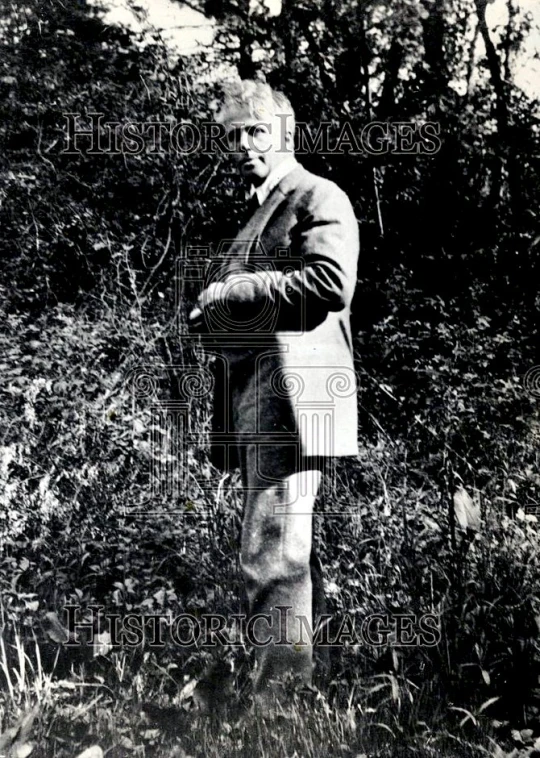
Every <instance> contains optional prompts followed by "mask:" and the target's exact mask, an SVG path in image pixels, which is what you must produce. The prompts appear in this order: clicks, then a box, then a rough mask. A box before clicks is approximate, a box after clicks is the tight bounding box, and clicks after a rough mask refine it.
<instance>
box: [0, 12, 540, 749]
mask: <svg viewBox="0 0 540 758" xmlns="http://www.w3.org/2000/svg"><path fill="white" fill-rule="evenodd" d="M197 7H198V6H197ZM509 9H510V14H509V21H508V25H507V26H506V27H505V28H502V29H500V30H497V34H495V33H494V31H493V30H491V29H489V28H488V26H487V24H486V22H485V15H486V3H485V1H484V0H474V2H473V0H435V2H421V1H420V0H399V2H390V1H389V0H372V1H371V2H366V3H361V4H360V3H356V2H348V1H347V0H346V1H345V2H340V3H334V2H327V1H326V0H317V1H316V2H310V3H293V2H291V1H290V0H284V2H283V3H282V9H281V13H280V14H279V15H275V16H272V15H270V14H269V13H268V12H267V11H264V9H262V8H259V9H253V8H252V9H251V10H250V8H249V3H244V2H234V3H233V2H207V3H205V4H204V7H201V10H203V11H204V12H205V13H206V14H207V15H210V16H213V17H214V18H215V19H216V20H217V23H218V33H217V36H216V40H215V42H214V44H213V45H212V47H211V49H209V50H207V51H202V52H200V53H199V54H197V55H194V56H191V57H182V56H178V55H172V54H171V52H170V51H168V50H167V48H166V47H165V45H164V44H163V42H162V40H161V38H160V35H159V33H157V32H148V33H146V34H144V35H135V34H133V33H129V32H128V31H125V30H121V29H118V28H114V27H111V26H106V25H105V24H104V23H103V22H102V21H101V20H100V16H99V13H98V12H97V11H96V10H91V9H90V8H89V7H88V6H87V5H86V3H85V2H83V0H79V1H78V2H76V3H75V2H74V3H72V4H71V5H70V4H67V3H60V2H46V1H45V0H42V1H40V0H28V2H26V3H25V4H24V5H23V4H20V5H14V4H7V3H6V4H5V5H4V6H2V7H1V8H0V45H1V54H0V94H1V99H0V125H1V126H0V138H1V144H2V149H1V151H0V200H1V205H0V219H1V224H0V229H1V232H0V246H1V253H2V259H3V262H4V265H3V266H2V270H1V272H0V288H1V294H2V298H1V303H0V313H1V316H2V324H3V329H2V333H1V335H0V341H1V345H2V359H1V360H2V369H3V379H4V381H3V382H2V384H1V386H0V397H1V404H0V417H1V420H2V429H3V432H2V439H1V444H0V478H1V483H2V492H1V497H2V501H1V505H0V588H1V606H0V607H1V616H0V623H1V625H2V630H1V631H2V637H1V642H0V682H1V684H2V695H1V696H0V726H1V731H3V732H4V735H2V736H0V749H1V750H8V749H9V746H10V745H11V751H12V753H11V754H13V755H23V754H24V755H27V754H28V753H27V752H26V753H25V752H24V751H25V748H26V749H28V747H29V746H31V745H32V738H31V737H30V736H29V732H30V727H29V721H28V719H29V718H30V717H29V715H28V714H30V715H31V720H32V719H33V720H34V726H33V728H34V732H35V735H37V740H38V742H37V747H36V748H35V750H36V754H37V753H38V752H40V753H41V754H42V755H44V756H50V755H57V756H72V755H75V754H76V753H77V752H78V751H79V750H82V749H83V747H86V746H87V745H91V744H92V743H93V742H96V743H99V744H101V745H103V746H104V747H109V746H110V752H108V753H107V755H114V756H123V755H133V754H141V755H142V754H148V755H163V756H165V755H166V756H171V755H177V756H182V755H184V756H185V755H187V754H188V753H189V754H196V755H204V756H212V755H216V756H217V755H219V756H224V755H250V754H252V753H254V752H257V753H259V754H263V755H264V754H268V755H278V754H280V755H281V754H283V755H291V756H292V755H302V756H308V755H309V756H319V755H320V756H323V755H324V756H326V755H343V756H358V755H362V754H366V755H380V756H395V755H404V756H405V755H407V756H408V755H413V754H414V755H425V756H428V755H435V756H439V755H448V756H455V755H471V756H472V755H480V754H483V755H485V754H486V753H485V749H486V748H487V749H488V750H494V749H495V747H494V743H493V737H494V736H495V739H496V740H497V741H498V742H499V743H500V744H501V745H502V746H503V747H501V748H497V750H498V752H496V753H495V754H496V755H498V756H499V757H500V758H501V757H502V756H503V755H504V754H505V753H504V750H505V749H508V750H509V749H510V747H511V746H513V747H514V748H515V752H514V755H518V751H522V752H520V753H519V754H520V755H526V754H531V752H532V751H533V748H534V747H535V745H534V743H535V740H536V738H537V737H538V736H539V735H540V719H539V708H540V701H539V699H538V681H539V680H538V677H539V675H540V670H539V665H540V659H539V656H538V633H539V630H538V621H537V619H538V618H539V614H540V584H539V582H540V565H539V550H538V549H539V547H540V539H539V535H538V523H537V521H536V517H535V516H534V515H533V510H532V508H533V507H536V506H537V505H538V491H539V484H540V480H539V474H538V440H539V434H540V426H539V417H538V397H539V395H540V389H539V384H538V380H537V377H538V374H537V373H535V371H534V367H535V366H536V365H537V364H538V363H540V361H539V359H538V355H537V349H538V348H537V345H538V333H537V332H538V328H537V323H538V317H537V309H538V296H537V291H536V287H535V284H536V281H537V279H538V262H537V261H538V249H539V248H538V241H539V239H540V237H539V236H538V229H537V208H538V200H539V197H538V193H539V190H538V182H537V163H538V155H539V154H540V153H539V144H538V143H539V132H538V122H537V116H536V115H535V114H536V109H537V103H534V102H532V101H531V100H530V98H529V97H527V96H526V95H525V94H524V93H523V92H521V91H520V90H519V89H518V88H517V87H515V86H514V85H513V83H512V74H513V70H514V66H515V65H516V60H519V51H520V47H521V45H522V43H523V40H524V39H525V37H526V35H527V33H528V32H529V26H530V21H529V20H528V19H527V18H526V17H523V16H522V15H520V13H519V12H518V11H517V9H516V8H515V7H514V5H513V3H512V2H509ZM480 38H481V39H482V41H483V50H484V51H485V52H484V53H482V54H479V53H478V50H479V49H480V47H479V46H478V44H477V43H478V40H479V39H480ZM473 43H474V44H473ZM475 51H476V52H475ZM235 69H236V71H238V72H239V73H240V74H241V75H242V76H244V77H253V76H265V77H266V78H267V80H268V81H269V82H270V83H271V84H273V85H275V86H277V87H279V88H281V89H283V90H284V91H285V92H286V93H287V95H289V97H290V98H291V100H292V102H293V103H294V105H295V108H296V111H297V119H298V121H299V122H300V124H301V126H300V131H301V132H302V134H303V135H304V138H306V135H307V137H309V139H311V140H315V142H316V139H317V130H318V129H319V127H320V125H321V123H323V122H326V123H328V130H329V132H328V133H329V139H330V143H331V144H333V145H335V144H341V145H342V147H343V146H345V145H346V140H345V135H346V134H349V136H350V135H351V134H352V135H353V136H354V135H356V137H358V135H360V134H361V133H362V130H363V128H364V127H365V126H366V124H369V123H371V122H373V121H378V122H381V123H382V124H387V125H388V134H389V135H390V139H389V141H388V142H387V144H386V148H385V149H384V150H381V152H380V153H374V152H373V151H371V152H370V151H366V150H364V151H363V152H359V151H357V150H356V149H355V147H354V144H352V143H351V142H350V140H349V144H350V145H351V149H350V150H349V149H345V147H343V151H342V153H341V154H340V153H338V152H335V151H334V152H330V153H328V154H323V153H322V152H321V151H318V152H317V151H315V152H314V153H312V154H305V155H304V154H302V155H301V156H300V160H301V161H302V162H303V163H304V164H305V165H306V166H307V167H309V168H311V169H313V170H314V171H316V172H318V173H321V174H323V175H325V176H328V177H331V178H332V179H334V180H335V181H336V182H337V183H338V184H339V185H340V186H342V187H343V188H344V189H345V190H346V191H347V192H348V193H349V195H350V197H351V199H352V201H353V204H354V206H355V210H356V213H357V217H358V219H359V222H360V228H361V238H362V259H361V266H360V271H359V277H360V278H359V285H358V291H357V295H356V299H355V308H354V332H355V342H356V347H357V368H358V375H359V379H360V385H361V389H360V396H359V400H360V405H361V424H360V429H359V435H360V440H361V449H362V453H361V456H360V459H359V461H346V462H341V463H338V464H336V465H335V467H334V470H333V472H332V473H333V476H332V477H331V479H330V484H329V485H328V486H327V488H326V490H325V492H324V493H323V497H321V502H320V504H319V509H320V516H319V517H318V518H317V521H316V537H317V541H318V545H319V547H320V551H321V554H322V558H323V564H324V566H325V579H326V589H327V594H328V599H329V606H330V610H331V611H332V612H333V613H334V621H333V623H334V624H337V625H339V623H340V619H341V618H343V617H344V616H345V615H346V614H349V615H350V616H351V617H352V618H354V619H355V620H357V621H358V623H361V622H362V620H363V619H364V618H366V617H368V616H369V615H370V614H373V613H391V614H400V613H402V614H403V613H414V614H417V615H421V614H422V613H434V614H436V615H437V616H438V617H439V619H440V623H441V640H440V642H439V643H438V644H437V645H435V646H432V647H427V646H424V647H422V646H413V647H409V648H406V647H395V646H394V647H393V646H392V645H383V646H381V647H374V646H371V647H370V646H355V645H349V646H346V647H344V648H342V649H340V650H339V651H333V653H332V656H331V684H330V687H329V690H328V692H327V695H326V696H325V697H324V698H319V700H317V701H316V702H314V703H312V704H311V705H310V706H309V708H311V709H312V710H311V711H309V709H308V711H304V710H303V709H304V708H305V707H306V706H304V705H302V704H298V710H294V711H293V712H292V713H290V714H284V715H283V719H282V721H281V723H280V724H279V726H280V729H279V730H278V731H279V736H278V737H276V736H275V728H274V726H270V727H269V726H268V725H266V724H264V723H263V722H261V723H258V726H256V727H254V726H253V724H251V726H250V724H249V722H248V723H247V725H246V723H244V722H242V721H237V720H236V719H235V716H234V714H230V713H229V714H228V715H227V719H228V720H226V721H225V722H224V723H225V725H226V728H224V727H223V720H222V722H221V723H220V725H218V727H216V725H215V724H214V723H212V721H211V720H210V722H209V723H207V720H204V719H202V717H201V716H200V711H198V710H192V709H191V707H190V706H191V694H192V693H191V690H190V686H191V685H194V684H195V682H197V680H198V678H199V677H200V675H201V672H202V671H203V669H205V666H206V665H207V664H208V662H209V661H211V660H212V659H213V658H215V657H218V658H219V657H220V656H223V655H224V656H225V657H226V656H228V655H229V654H230V652H229V651H222V650H216V649H210V650H208V649H201V648H200V647H197V646H195V647H182V646H178V645H171V644H166V645H163V646H161V647H155V646H154V647H153V646H151V645H149V644H146V643H141V644H138V645H133V646H131V647H130V646H129V645H124V646H122V645H118V646H115V645H112V644H111V640H110V637H107V629H108V627H107V614H109V615H110V614H113V613H116V614H121V616H122V617H125V616H126V614H130V613H142V614H146V615H150V614H156V615H159V616H160V617H162V618H163V619H166V618H173V617H175V616H177V615H178V614H180V613H186V612H189V613H193V614H195V615H198V616H200V615H201V614H203V613H206V612H208V613H210V612H213V613H222V614H225V615H227V614H228V615H230V614H232V613H236V612H238V611H239V610H240V608H241V607H242V605H241V603H242V590H241V582H240V579H239V572H238V566H237V560H238V539H239V528H240V518H241V506H240V497H239V483H238V481H237V476H236V475H234V476H231V477H223V476H220V474H219V472H217V471H215V470H214V469H213V468H212V466H211V464H210V463H209V461H208V455H207V448H206V436H205V435H206V429H207V426H208V415H209V408H208V405H207V395H206V394H205V392H204V391H203V390H201V391H199V392H195V393H194V394H193V393H192V395H191V400H190V405H189V414H190V419H191V423H192V427H191V431H192V432H193V434H192V435H191V436H186V433H185V428H182V427H181V426H178V424H177V417H176V416H175V415H174V412H173V410H174V407H175V405H174V404H175V403H179V402H181V401H183V400H184V399H185V398H184V392H185V387H186V377H188V376H190V375H191V374H190V372H193V371H194V370H195V367H199V366H202V368H204V360H205V359H204V356H203V355H202V354H201V351H200V348H199V347H198V345H197V344H196V343H194V342H193V341H192V340H188V339H186V338H185V336H184V332H185V314H186V312H187V310H188V309H189V307H190V305H191V304H192V302H193V299H194V297H195V296H196V293H197V286H196V283H193V284H189V283H187V284H186V282H185V277H184V276H183V273H184V268H183V267H182V261H183V257H184V256H185V255H186V250H187V247H188V246H191V247H195V246H197V245H198V246H201V250H202V255H203V256H204V257H211V256H212V255H214V254H215V253H216V251H217V250H218V248H219V244H220V241H222V240H223V239H226V238H228V237H229V236H230V235H231V234H233V233H234V229H235V228H236V226H237V224H238V219H239V217H240V212H241V206H242V203H241V200H240V195H239V193H238V192H237V189H238V188H237V184H236V181H235V178H234V177H233V173H232V169H231V166H230V165H229V163H228V161H227V159H226V158H225V157H224V156H223V155H215V154H214V155H212V154H206V153H205V151H204V150H198V151H195V152H193V151H189V150H187V149H185V150H182V149H176V150H175V149H173V150H171V149H165V150H163V151H159V150H155V149H152V148H151V147H149V148H147V149H145V150H142V151H141V150H138V151H137V150H133V149H131V150H130V145H131V147H132V146H133V143H130V142H129V140H127V141H126V137H124V141H123V142H122V145H121V147H122V149H121V150H116V151H115V150H108V149H106V148H104V149H103V150H101V149H100V148H99V149H98V150H97V151H94V152H93V153H90V152H89V151H88V150H87V149H85V148H86V147H87V146H88V145H89V144H90V136H88V137H84V138H80V140H79V142H78V145H79V146H81V149H80V150H73V149H72V148H73V143H72V142H71V143H70V142H69V139H68V137H69V134H70V124H73V123H74V121H73V119H76V123H77V125H78V127H79V128H80V129H82V128H83V127H84V128H87V129H89V130H91V131H92V133H93V139H94V146H95V145H98V146H102V145H107V144H108V142H107V140H108V137H109V136H110V134H109V131H108V129H107V128H106V127H105V126H104V124H105V123H106V122H120V123H121V124H127V123H137V124H145V123H150V122H155V121H160V122H163V123H170V124H174V123H176V122H178V121H182V120H184V122H186V123H193V124H195V125H200V124H201V123H202V122H204V121H206V120H209V119H211V117H212V113H213V110H212V108H213V103H214V100H215V98H216V97H217V96H218V91H219V87H218V84H217V82H218V81H219V79H220V78H221V77H222V76H223V75H224V73H225V72H228V71H234V70H235ZM66 114H79V116H77V117H75V116H73V115H72V116H66ZM91 114H103V119H102V124H101V126H100V125H99V124H98V122H97V120H96V118H95V117H94V118H93V117H92V115H91ZM70 119H72V120H71V121H70ZM398 122H403V123H410V124H413V125H416V126H415V127H414V129H416V128H417V126H418V125H420V124H425V123H426V122H432V123H433V124H435V125H437V130H438V137H439V139H440V149H437V150H436V151H431V152H429V151H428V152H424V153H416V152H408V150H407V149H406V147H405V149H403V145H404V144H405V146H406V144H407V140H405V143H404V142H403V139H402V140H401V146H400V144H399V138H398V137H399V135H398V133H397V132H396V128H395V127H394V126H393V125H394V124H396V123H398ZM344 129H347V130H348V131H346V132H344ZM128 136H129V135H128ZM425 144H427V143H425ZM433 144H436V145H438V144H439V143H438V142H437V141H435V143H433V142H432V143H431V145H433ZM179 262H180V263H179ZM197 370H199V369H198V368H197ZM527 372H528V373H527ZM524 377H526V379H524ZM203 389H204V388H203ZM180 453H181V454H180ZM215 483H217V484H218V487H217V488H216V487H215V486H214V485H215ZM462 486H464V487H465V494H463V493H464V490H463V489H462ZM467 492H468V493H469V494H470V496H471V497H470V498H469V495H467V494H466V493H467ZM456 496H457V505H456ZM460 497H461V500H460ZM460 503H461V505H460ZM463 503H465V505H463ZM325 514H326V517H325ZM473 517H474V518H473ZM472 527H474V528H472ZM66 604H72V605H79V606H80V607H81V612H80V619H79V620H81V621H90V622H92V623H93V624H94V627H95V628H94V632H95V637H96V640H97V642H96V641H95V642H94V645H93V646H91V645H85V644H80V645H78V646H77V645H76V646H74V647H70V646H66V645H64V644H62V643H63V642H65V641H66V639H68V637H69V634H70V633H72V632H73V630H67V629H66V624H67V620H66V615H65V612H64V607H65V606H66ZM92 605H94V606H101V607H102V611H101V612H100V613H93V612H92V610H91V606H92ZM100 614H101V615H100ZM88 634H89V632H87V633H86V637H85V635H84V634H83V635H82V637H83V642H84V639H87V638H88ZM64 635H65V638H64ZM98 635H99V636H98ZM235 659H236V664H237V665H236V669H235V674H234V677H233V680H232V682H231V686H234V687H236V688H237V689H238V690H239V691H242V690H243V688H244V687H245V682H246V678H247V676H246V672H247V670H248V668H249V651H247V650H244V649H243V648H239V649H237V650H236V653H235ZM225 679H226V677H225ZM191 689H193V688H192V687H191ZM225 691H226V687H225ZM143 703H147V704H148V703H149V705H147V707H146V716H145V718H146V722H144V721H143V719H142V717H141V716H140V713H139V711H140V708H141V704H143ZM32 709H36V710H34V711H33V710H32ZM34 717H35V718H34ZM17 718H19V721H18V722H17ZM25 718H26V719H27V721H26V722H25V721H24V719H25ZM13 724H18V726H17V729H15V731H14V732H12V733H9V730H8V727H12V726H13ZM497 729H498V731H497ZM6 730H8V731H6ZM27 733H28V734H27ZM6 734H7V735H8V737H6V740H5V741H4V742H2V739H3V738H4V737H5V735H6ZM10 734H11V736H10ZM276 739H277V740H278V742H277V743H276V742H275V740H276ZM490 739H491V740H492V741H491V742H490ZM276 745H277V747H276ZM181 746H182V747H181ZM482 746H483V747H482ZM145 750H146V753H145V752H144V751H145ZM482 750H483V751H484V752H482ZM18 751H19V752H18ZM184 751H185V752H184Z"/></svg>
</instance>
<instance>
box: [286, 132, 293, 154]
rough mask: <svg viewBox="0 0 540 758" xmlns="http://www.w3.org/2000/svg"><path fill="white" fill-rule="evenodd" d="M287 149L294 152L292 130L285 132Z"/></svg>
mask: <svg viewBox="0 0 540 758" xmlns="http://www.w3.org/2000/svg"><path fill="white" fill-rule="evenodd" d="M285 147H286V148H287V150H290V151H291V153H292V152H294V132H293V130H292V129H287V131H286V132H285Z"/></svg>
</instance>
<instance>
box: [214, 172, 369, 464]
mask: <svg viewBox="0 0 540 758" xmlns="http://www.w3.org/2000/svg"><path fill="white" fill-rule="evenodd" d="M358 251H359V241H358V224H357V221H356V218H355V215H354V212H353V209H352V206H351V203H350V201H349V199H348V197H347V196H346V194H345V193H344V192H343V191H342V190H341V189H339V187H337V185H335V184H334V183H333V182H331V181H329V180H327V179H323V178H321V177H318V176H315V175H314V174H311V173H310V172H308V171H306V170H305V169H304V168H303V167H302V166H300V165H298V166H297V167H296V168H294V169H293V170H292V171H291V172H290V173H289V174H287V175H286V176H285V177H284V178H283V179H282V180H281V182H279V184H278V185H277V186H276V187H275V188H274V189H273V190H272V192H271V193H270V195H269V196H268V198H267V199H266V201H265V202H264V203H263V204H262V206H261V207H260V208H259V209H258V210H256V211H255V213H254V214H253V216H252V217H251V218H250V219H249V220H248V222H247V223H246V225H245V226H244V228H243V229H242V230H241V231H240V233H239V234H238V236H237V237H236V239H235V240H234V241H233V242H232V244H231V246H230V248H229V250H228V252H227V254H226V255H225V256H224V258H223V259H222V260H221V261H220V262H219V265H218V266H217V267H216V268H215V270H214V271H213V273H212V274H211V278H212V280H214V281H215V280H221V281H223V280H224V281H225V284H226V297H225V299H224V300H223V302H217V303H215V304H214V305H212V306H209V307H207V308H205V319H206V326H207V330H208V336H207V337H206V338H205V340H204V341H206V343H207V349H208V350H210V351H211V352H213V353H214V362H213V366H214V377H215V387H214V415H213V425H212V450H213V461H214V463H215V464H216V465H218V466H220V467H222V468H230V467H233V466H235V465H237V463H238V460H237V458H236V455H235V452H236V451H235V443H241V444H248V443H250V442H256V443H258V444H261V445H271V446H275V445H281V444H284V445H289V444H291V443H292V444H295V445H296V446H297V448H298V450H299V454H300V455H303V456H304V455H305V456H344V455H356V454H357V453H358V446H357V399H356V377H355V372H354V367H353V354H352V339H351V328H350V306H351V301H352V298H353V294H354V290H355V286H356V277H357V263H358ZM231 443H233V444H232V445H231ZM227 458H228V460H227Z"/></svg>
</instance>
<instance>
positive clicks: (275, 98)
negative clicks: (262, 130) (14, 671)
mask: <svg viewBox="0 0 540 758" xmlns="http://www.w3.org/2000/svg"><path fill="white" fill-rule="evenodd" d="M238 111H247V112H248V113H249V114H250V116H251V117H252V118H256V119H260V120H261V121H264V120H265V119H268V117H273V116H286V117H287V121H286V123H287V126H290V130H291V132H292V133H293V134H294V128H295V118H294V110H293V107H292V105H291V103H290V100H289V98H288V97H286V96H285V95H284V94H283V93H282V92H278V91H277V90H273V89H272V88H271V87H270V85H269V84H266V83H265V82H258V81H254V80H253V79H244V80H242V81H239V82H233V83H230V84H227V85H225V86H224V87H223V102H222V104H221V108H220V109H219V111H218V113H217V116H216V120H217V121H218V122H219V123H221V124H226V123H227V122H231V121H233V120H234V116H235V115H236V114H237V113H238Z"/></svg>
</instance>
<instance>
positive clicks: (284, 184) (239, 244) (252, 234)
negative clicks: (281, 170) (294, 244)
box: [222, 164, 305, 275]
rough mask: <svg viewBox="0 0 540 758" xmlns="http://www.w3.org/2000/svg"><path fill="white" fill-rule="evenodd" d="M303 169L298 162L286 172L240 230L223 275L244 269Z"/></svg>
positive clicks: (298, 180) (226, 261)
mask: <svg viewBox="0 0 540 758" xmlns="http://www.w3.org/2000/svg"><path fill="white" fill-rule="evenodd" d="M304 171H305V169H304V168H303V166H301V165H300V164H298V166H296V168H294V169H293V170H292V171H290V172H289V173H288V174H286V175H285V176H284V177H283V179H282V180H281V181H280V182H279V183H278V184H277V185H276V186H275V187H274V189H273V190H272V192H271V193H270V194H269V195H268V197H267V198H266V200H265V201H264V203H263V204H262V205H261V206H260V207H259V208H258V209H257V210H256V211H255V213H254V214H253V215H252V216H251V218H250V219H249V220H248V222H247V224H246V225H245V226H244V227H243V228H242V229H241V230H240V232H239V233H238V235H237V236H236V239H235V240H234V242H233V243H232V245H231V247H230V248H229V250H228V252H227V254H226V258H225V261H224V266H223V269H222V271H223V273H224V274H225V275H227V274H231V273H233V272H234V271H241V270H245V266H246V264H247V262H248V260H249V256H250V255H251V254H252V253H253V252H255V251H256V249H257V248H258V247H259V241H260V239H261V236H262V234H263V232H264V230H265V229H266V226H267V225H268V222H269V221H270V219H271V218H272V215H273V214H274V211H275V210H276V208H277V207H278V206H279V205H280V204H281V203H282V202H283V201H284V199H285V198H286V197H287V195H290V194H291V192H293V191H294V190H295V189H296V188H297V186H298V184H299V183H300V180H301V178H302V175H303V173H304Z"/></svg>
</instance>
